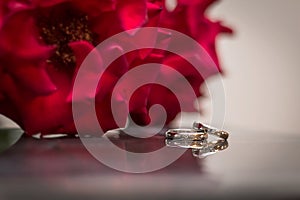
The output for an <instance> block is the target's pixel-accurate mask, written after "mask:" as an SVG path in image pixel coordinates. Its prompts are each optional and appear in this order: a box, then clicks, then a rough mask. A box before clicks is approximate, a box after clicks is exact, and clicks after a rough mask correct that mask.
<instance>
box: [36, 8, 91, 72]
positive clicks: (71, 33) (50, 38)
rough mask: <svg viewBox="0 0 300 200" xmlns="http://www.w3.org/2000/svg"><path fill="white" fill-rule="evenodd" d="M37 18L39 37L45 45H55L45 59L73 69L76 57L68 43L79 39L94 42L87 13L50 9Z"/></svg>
mask: <svg viewBox="0 0 300 200" xmlns="http://www.w3.org/2000/svg"><path fill="white" fill-rule="evenodd" d="M38 19H39V20H38V27H39V30H40V39H41V40H42V41H43V42H44V43H46V44H47V45H56V47H57V49H56V51H55V53H54V54H53V55H52V56H51V57H50V58H49V59H48V60H47V62H49V63H54V64H55V65H61V66H66V67H67V68H71V69H73V68H74V67H75V65H76V58H75V56H74V53H73V51H72V49H71V48H70V47H69V45H68V44H69V43H70V42H75V41H80V40H85V41H88V42H90V43H92V44H94V35H93V33H92V31H91V30H90V28H89V25H88V24H89V23H88V22H89V19H88V16H87V15H84V14H78V12H74V10H72V9H71V10H66V9H63V11H59V12H57V11H56V10H51V12H49V15H47V16H46V15H39V18H38Z"/></svg>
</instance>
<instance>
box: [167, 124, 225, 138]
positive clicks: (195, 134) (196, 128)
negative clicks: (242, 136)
mask: <svg viewBox="0 0 300 200" xmlns="http://www.w3.org/2000/svg"><path fill="white" fill-rule="evenodd" d="M209 135H213V136H216V137H218V138H221V139H223V140H227V139H228V137H229V133H228V132H226V131H224V130H220V129H217V128H214V127H211V126H208V125H205V124H203V123H201V122H194V123H193V128H191V129H170V130H168V131H167V132H166V133H165V136H166V139H170V140H174V139H185V140H189V141H203V140H207V139H208V136H209Z"/></svg>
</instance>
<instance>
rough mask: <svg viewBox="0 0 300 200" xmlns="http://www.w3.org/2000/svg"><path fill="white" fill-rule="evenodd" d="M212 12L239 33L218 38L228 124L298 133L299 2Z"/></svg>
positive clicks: (257, 0)
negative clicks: (223, 72) (223, 70)
mask: <svg viewBox="0 0 300 200" xmlns="http://www.w3.org/2000/svg"><path fill="white" fill-rule="evenodd" d="M210 16H211V17H212V18H213V19H222V20H223V21H225V22H226V24H228V25H230V26H231V27H233V29H234V30H235V35H234V37H222V38H220V39H219V40H218V52H219V56H220V60H221V63H222V65H223V68H224V69H225V77H224V83H225V88H226V119H225V126H226V127H230V128H236V129H239V130H253V131H261V132H269V133H282V132H289V133H295V134H297V133H298V131H299V130H300V123H299V122H298V121H299V120H298V119H300V105H299V101H300V90H299V87H298V84H299V83H300V81H299V77H298V76H299V75H300V67H299V65H300V1H299V0H223V1H221V2H219V3H218V4H216V5H215V6H214V7H213V8H212V9H211V10H210ZM210 81H213V79H212V80H210ZM208 110H209V109H208ZM207 112H209V111H207ZM4 126H6V127H7V126H14V124H13V123H9V122H8V121H6V120H3V119H1V118H0V127H4Z"/></svg>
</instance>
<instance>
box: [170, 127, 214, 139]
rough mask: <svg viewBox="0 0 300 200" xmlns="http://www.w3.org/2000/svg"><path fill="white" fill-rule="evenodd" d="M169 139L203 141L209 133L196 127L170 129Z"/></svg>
mask: <svg viewBox="0 0 300 200" xmlns="http://www.w3.org/2000/svg"><path fill="white" fill-rule="evenodd" d="M165 135H166V138H167V139H171V140H173V139H185V140H190V141H201V140H205V139H207V138H208V134H207V133H206V132H204V131H202V130H195V129H170V130H168V131H167V132H166V133H165Z"/></svg>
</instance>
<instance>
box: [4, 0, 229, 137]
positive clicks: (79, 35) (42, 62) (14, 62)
mask: <svg viewBox="0 0 300 200" xmlns="http://www.w3.org/2000/svg"><path fill="white" fill-rule="evenodd" d="M213 2H214V0H178V5H177V7H176V8H175V10H173V11H169V10H167V8H166V6H165V1H164V0H126V1H124V0H87V1H82V0H2V1H1V2H0V113H1V114H4V115H5V116H7V117H9V118H11V119H12V120H14V121H15V122H16V123H18V124H19V125H20V126H21V127H22V128H23V129H24V130H25V132H26V133H27V134H29V135H32V134H36V133H41V134H42V135H45V134H53V133H67V134H73V133H76V129H75V126H74V122H73V118H72V99H71V97H70V96H71V94H72V86H73V81H74V77H75V75H76V71H77V70H78V68H79V67H80V65H81V63H82V62H83V60H84V59H85V57H86V55H87V54H88V53H89V52H90V51H91V50H92V49H93V48H94V47H95V46H96V45H97V44H99V43H100V42H102V41H104V40H105V39H107V38H109V37H110V36H112V35H114V34H116V33H119V32H122V31H124V30H128V29H133V28H138V27H147V26H154V27H165V28H169V29H174V30H177V31H180V32H182V33H184V34H186V35H188V36H190V37H192V38H194V39H195V40H197V41H198V42H199V43H200V44H201V45H202V46H203V47H204V48H205V49H206V50H207V52H208V53H209V54H210V56H211V57H212V58H213V59H214V61H215V62H216V64H217V66H219V63H218V59H217V55H216V51H215V39H216V36H217V35H218V34H219V33H220V32H231V30H230V29H228V28H225V27H223V26H222V25H220V22H212V21H210V20H209V19H208V18H207V17H206V16H205V10H206V8H207V7H208V6H209V5H211V4H212V3H213ZM148 62H157V63H164V64H168V65H170V66H172V67H174V68H175V69H177V70H178V71H179V72H181V73H182V74H183V75H184V76H185V77H186V78H187V80H189V81H190V83H191V85H192V86H193V88H194V90H195V92H196V94H197V96H200V93H199V87H200V85H201V84H202V83H203V81H204V80H203V78H201V77H199V75H198V74H197V73H194V71H193V70H192V68H191V69H189V66H188V65H189V64H188V63H187V62H186V61H184V60H183V59H182V58H180V57H178V56H175V55H173V54H171V53H167V52H163V51H159V50H152V51H149V50H140V51H134V52H131V53H128V54H126V55H124V56H122V57H121V58H119V59H118V60H116V61H115V62H114V63H113V64H112V65H111V66H110V68H109V70H108V71H107V72H106V73H105V74H104V76H103V77H102V79H101V81H102V83H104V85H105V87H102V88H99V90H98V93H97V95H96V110H97V115H98V117H99V122H100V124H101V127H102V128H103V129H104V130H109V129H113V128H116V123H115V122H114V120H113V117H112V114H111V110H110V109H109V108H110V97H111V93H112V89H113V86H114V84H115V83H116V82H117V81H118V79H119V78H120V77H121V76H122V75H123V74H124V73H126V71H128V70H129V69H130V68H132V67H134V66H138V65H140V64H143V63H148ZM102 85H103V84H102ZM150 89H151V90H150ZM162 94H163V95H162ZM156 103H159V104H162V105H163V106H164V107H165V108H166V111H167V114H168V118H167V123H168V122H170V121H171V120H173V119H174V118H175V116H176V115H177V114H178V113H179V112H180V109H179V105H178V103H177V102H176V98H175V96H174V95H173V94H172V93H170V91H168V90H167V89H166V88H163V87H159V86H157V85H152V86H151V85H148V86H145V87H143V88H141V89H140V92H136V93H135V94H134V95H133V97H132V101H131V102H130V114H131V116H132V118H133V120H134V121H136V122H137V123H138V124H147V123H148V122H149V117H148V109H149V107H150V106H151V105H153V104H156Z"/></svg>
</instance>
